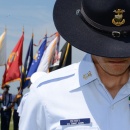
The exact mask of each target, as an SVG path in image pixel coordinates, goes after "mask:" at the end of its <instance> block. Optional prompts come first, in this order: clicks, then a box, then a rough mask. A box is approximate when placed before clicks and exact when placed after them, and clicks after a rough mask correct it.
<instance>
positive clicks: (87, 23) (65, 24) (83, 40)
mask: <svg viewBox="0 0 130 130" xmlns="http://www.w3.org/2000/svg"><path fill="white" fill-rule="evenodd" d="M53 19H54V23H55V26H56V28H57V30H58V32H59V33H60V35H61V36H62V37H63V38H64V39H65V40H66V41H67V42H69V43H70V44H71V45H73V46H75V47H76V48H78V49H80V50H82V51H84V52H87V53H90V54H93V55H97V56H105V57H130V1H129V0H123V1H122V0H56V3H55V6H54V11H53Z"/></svg>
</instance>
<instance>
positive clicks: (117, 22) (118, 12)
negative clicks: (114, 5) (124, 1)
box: [112, 9, 125, 26]
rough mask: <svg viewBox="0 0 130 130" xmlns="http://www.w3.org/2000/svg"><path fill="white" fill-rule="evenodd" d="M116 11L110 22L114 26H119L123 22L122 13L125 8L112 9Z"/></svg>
mask: <svg viewBox="0 0 130 130" xmlns="http://www.w3.org/2000/svg"><path fill="white" fill-rule="evenodd" d="M113 12H114V13H116V15H115V17H114V18H113V19H112V23H113V24H114V25H116V26H121V25H123V24H124V23H125V19H123V13H124V12H125V10H123V9H117V10H114V11H113Z"/></svg>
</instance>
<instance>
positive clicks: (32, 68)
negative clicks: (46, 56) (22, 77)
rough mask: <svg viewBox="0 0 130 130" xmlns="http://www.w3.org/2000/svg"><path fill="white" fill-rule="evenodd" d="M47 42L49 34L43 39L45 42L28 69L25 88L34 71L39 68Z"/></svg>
mask: <svg viewBox="0 0 130 130" xmlns="http://www.w3.org/2000/svg"><path fill="white" fill-rule="evenodd" d="M46 43H47V36H46V37H45V40H44V41H43V43H42V44H41V46H40V47H39V49H38V51H37V53H36V54H35V56H34V58H33V61H32V63H31V65H30V67H29V69H28V72H27V76H26V82H25V83H24V86H23V89H24V88H25V87H27V86H28V85H29V84H30V77H31V75H32V74H33V73H34V72H36V70H37V68H38V65H39V63H40V61H41V58H42V55H43V53H44V50H45V48H46Z"/></svg>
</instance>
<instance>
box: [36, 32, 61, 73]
mask: <svg viewBox="0 0 130 130" xmlns="http://www.w3.org/2000/svg"><path fill="white" fill-rule="evenodd" d="M59 39H60V35H59V33H56V37H55V38H54V40H52V41H51V42H50V44H49V45H48V47H47V48H46V50H45V52H44V54H43V56H42V59H41V61H40V64H39V66H38V68H37V71H43V72H48V68H49V66H50V63H51V60H52V58H53V56H54V54H55V50H56V48H57V44H58V43H59Z"/></svg>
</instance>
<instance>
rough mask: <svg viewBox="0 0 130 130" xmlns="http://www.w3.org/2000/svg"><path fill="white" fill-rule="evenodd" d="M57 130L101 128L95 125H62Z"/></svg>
mask: <svg viewBox="0 0 130 130" xmlns="http://www.w3.org/2000/svg"><path fill="white" fill-rule="evenodd" d="M56 130H100V129H99V128H98V127H94V126H60V127H57V128H56Z"/></svg>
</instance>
